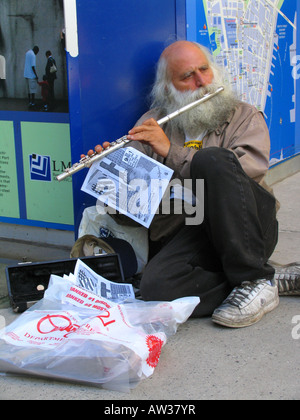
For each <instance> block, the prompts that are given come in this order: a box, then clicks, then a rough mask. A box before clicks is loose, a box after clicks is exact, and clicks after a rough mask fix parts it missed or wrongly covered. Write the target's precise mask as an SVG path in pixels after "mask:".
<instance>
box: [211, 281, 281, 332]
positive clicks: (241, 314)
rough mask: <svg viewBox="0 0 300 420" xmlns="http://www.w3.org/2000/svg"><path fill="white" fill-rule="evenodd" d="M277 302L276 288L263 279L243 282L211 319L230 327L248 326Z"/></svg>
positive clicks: (274, 306)
mask: <svg viewBox="0 0 300 420" xmlns="http://www.w3.org/2000/svg"><path fill="white" fill-rule="evenodd" d="M278 304H279V297H278V288H277V286H276V285H271V284H270V282H269V281H267V280H265V279H261V280H256V281H253V282H244V283H242V284H241V286H238V287H236V288H235V289H233V291H232V292H231V294H230V295H229V296H228V298H227V299H225V300H224V302H223V303H222V305H221V306H219V308H217V309H215V311H214V313H213V315H212V320H213V321H214V322H215V323H217V324H220V325H224V326H225V327H231V328H241V327H248V326H250V325H252V324H254V323H255V322H258V321H259V320H260V319H261V318H262V317H263V316H264V315H265V314H266V313H268V312H270V311H272V310H273V309H275V308H276V307H277V306H278Z"/></svg>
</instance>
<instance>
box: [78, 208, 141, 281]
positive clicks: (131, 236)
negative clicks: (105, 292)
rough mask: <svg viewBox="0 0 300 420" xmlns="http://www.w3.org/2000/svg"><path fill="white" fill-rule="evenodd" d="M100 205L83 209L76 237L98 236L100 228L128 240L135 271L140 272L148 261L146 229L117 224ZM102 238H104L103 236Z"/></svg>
mask: <svg viewBox="0 0 300 420" xmlns="http://www.w3.org/2000/svg"><path fill="white" fill-rule="evenodd" d="M101 205H102V204H101V203H99V204H98V205H97V206H92V207H87V208H86V209H84V211H83V214H82V219H81V221H80V225H79V228H78V238H81V237H82V236H84V235H94V236H96V237H97V238H98V237H99V234H100V228H101V229H102V230H103V229H104V230H107V231H109V233H111V234H112V235H113V237H115V238H119V239H123V240H125V241H127V242H129V243H130V245H131V246H132V248H133V249H134V252H135V255H136V259H137V263H138V269H137V272H138V273H141V272H142V271H143V269H144V267H145V266H146V264H147V262H148V253H149V245H148V229H146V228H145V227H143V226H126V225H119V224H118V223H117V222H116V221H115V220H114V219H113V218H112V217H111V216H110V215H109V214H108V213H104V212H103V209H102V207H101ZM101 210H102V211H101ZM103 239H104V240H105V237H103Z"/></svg>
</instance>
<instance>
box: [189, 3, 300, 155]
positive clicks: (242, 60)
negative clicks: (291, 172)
mask: <svg viewBox="0 0 300 420" xmlns="http://www.w3.org/2000/svg"><path fill="white" fill-rule="evenodd" d="M187 22H188V29H187V38H188V39H189V40H191V41H197V42H199V43H200V44H202V45H205V46H207V47H208V48H209V49H210V50H211V52H212V54H213V55H214V57H215V59H216V62H217V63H218V64H219V65H220V66H222V67H224V68H226V70H227V74H228V80H229V82H230V83H231V84H232V86H233V88H234V89H235V91H236V92H237V94H238V96H239V98H240V99H241V100H243V101H245V102H248V103H251V104H253V105H255V106H256V107H257V108H258V109H259V110H261V111H262V112H263V113H264V116H265V119H266V122H267V125H268V128H269V131H270V134H271V138H272V150H271V160H272V159H273V160H274V161H278V160H280V159H282V158H284V157H285V155H287V154H288V155H291V154H294V150H293V146H294V145H293V144H283V143H282V142H283V138H282V135H281V134H282V133H283V132H284V133H285V136H284V137H285V141H286V138H287V134H290V135H289V138H290V141H291V143H293V140H294V135H295V134H294V131H295V80H294V79H293V77H292V71H293V65H294V61H293V60H294V59H295V56H296V2H295V1H288V0H243V1H228V0H211V1H209V0H203V1H200V0H188V1H187ZM272 134H274V135H273V136H272Z"/></svg>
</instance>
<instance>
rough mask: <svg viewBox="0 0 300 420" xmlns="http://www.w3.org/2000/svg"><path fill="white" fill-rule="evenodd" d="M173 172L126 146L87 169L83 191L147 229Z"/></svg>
mask: <svg viewBox="0 0 300 420" xmlns="http://www.w3.org/2000/svg"><path fill="white" fill-rule="evenodd" d="M173 172H174V171H173V170H172V169H170V168H168V167H167V166H165V165H163V164H161V163H159V162H157V161H156V160H154V159H152V158H150V157H148V156H146V155H145V154H143V153H141V152H139V151H138V150H135V149H133V148H132V147H126V148H123V149H119V150H116V151H115V152H113V153H111V154H110V155H108V156H107V157H105V158H103V159H102V160H100V161H98V162H95V163H94V164H93V165H92V167H91V168H90V170H89V172H88V174H87V176H86V178H85V180H84V183H83V185H82V188H81V189H82V191H84V192H86V193H87V194H90V195H92V196H93V197H95V198H97V199H98V200H100V201H101V202H102V203H104V204H106V205H107V206H109V207H111V208H113V209H115V210H117V211H119V212H121V213H122V214H125V215H127V216H128V217H130V218H131V219H133V220H135V221H136V222H138V223H140V224H141V225H142V226H145V227H146V228H149V226H150V224H151V222H152V220H153V217H154V215H155V213H156V211H157V209H158V206H159V204H160V202H161V200H162V198H163V195H164V193H165V191H166V189H167V187H168V184H169V181H170V179H171V177H172V174H173Z"/></svg>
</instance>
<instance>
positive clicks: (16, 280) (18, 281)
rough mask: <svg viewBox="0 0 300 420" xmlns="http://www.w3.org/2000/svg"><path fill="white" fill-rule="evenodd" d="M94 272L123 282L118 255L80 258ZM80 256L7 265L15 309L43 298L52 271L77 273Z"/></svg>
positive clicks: (9, 291)
mask: <svg viewBox="0 0 300 420" xmlns="http://www.w3.org/2000/svg"><path fill="white" fill-rule="evenodd" d="M80 259H81V261H83V262H84V263H85V264H86V265H87V266H89V267H90V268H91V269H92V270H93V271H94V272H95V273H97V274H99V275H101V276H102V277H104V278H106V279H107V280H110V281H113V282H115V283H124V282H125V279H124V274H123V269H122V265H121V262H120V257H119V255H118V254H104V255H97V256H92V257H83V258H80ZM76 262H77V258H70V259H66V260H58V261H48V262H39V263H20V264H18V265H14V266H9V267H6V280H7V288H8V295H9V300H10V304H11V306H12V308H13V310H14V311H15V312H24V311H26V310H27V309H28V308H29V307H30V306H32V305H33V304H35V303H36V302H37V301H39V300H40V299H42V298H43V296H44V293H45V290H46V289H47V287H48V284H49V280H50V277H51V274H55V275H57V276H60V277H63V276H64V274H66V275H69V274H70V273H74V269H75V265H76Z"/></svg>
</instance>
